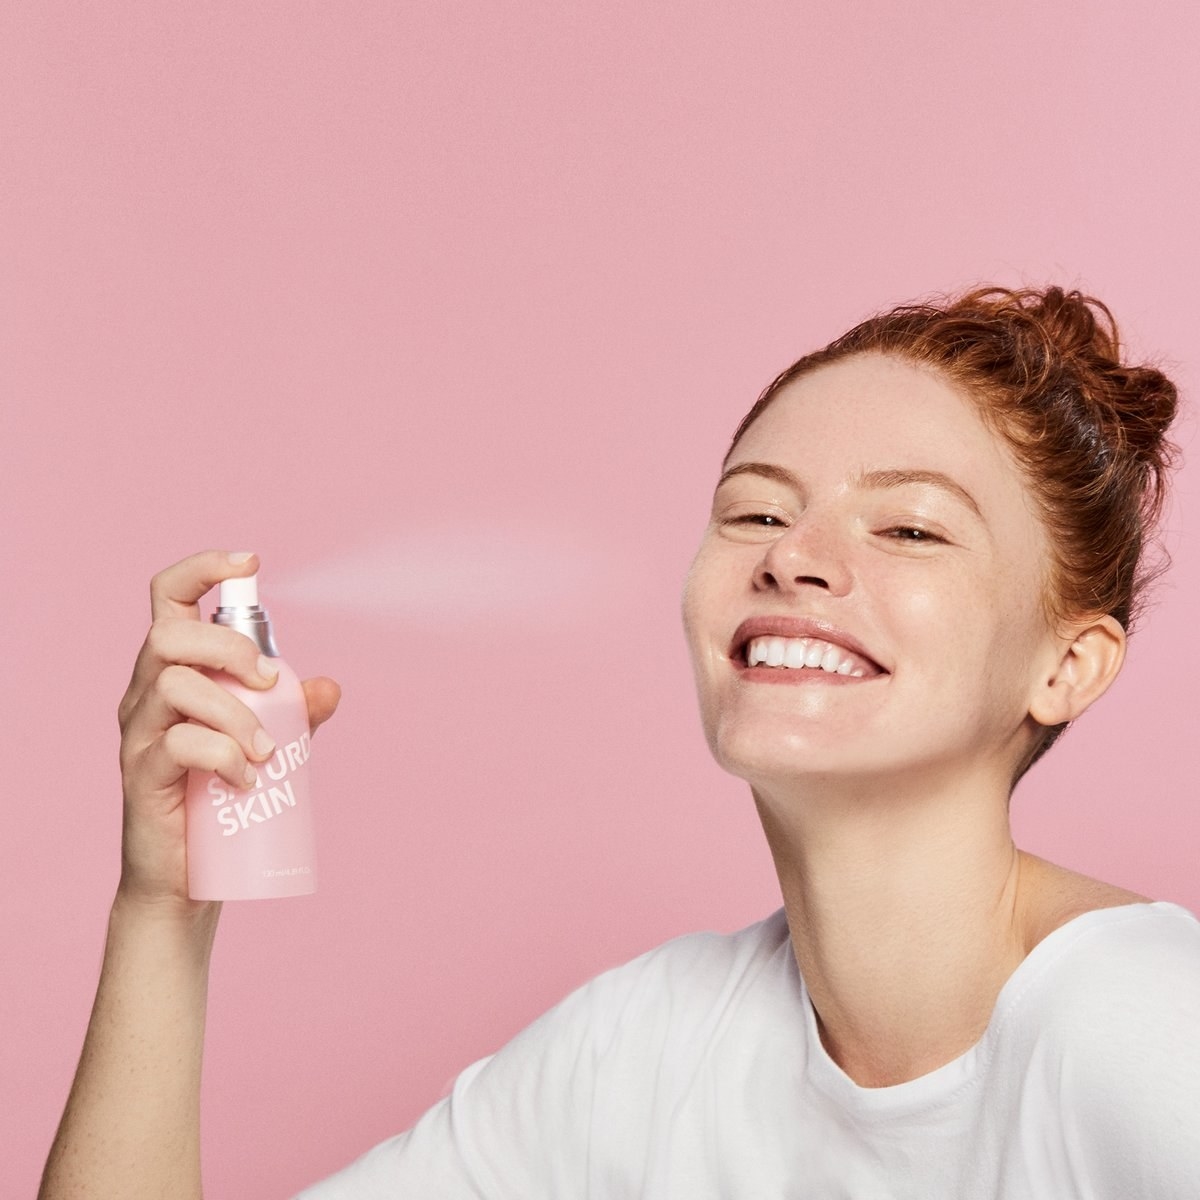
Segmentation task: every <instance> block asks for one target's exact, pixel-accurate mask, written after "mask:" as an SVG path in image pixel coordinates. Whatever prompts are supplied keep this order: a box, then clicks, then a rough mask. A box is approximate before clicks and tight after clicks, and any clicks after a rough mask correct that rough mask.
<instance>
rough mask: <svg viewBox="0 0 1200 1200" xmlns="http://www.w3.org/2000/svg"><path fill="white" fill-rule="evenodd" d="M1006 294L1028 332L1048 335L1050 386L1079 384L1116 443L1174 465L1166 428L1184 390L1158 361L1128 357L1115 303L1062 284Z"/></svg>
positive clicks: (1156, 464)
mask: <svg viewBox="0 0 1200 1200" xmlns="http://www.w3.org/2000/svg"><path fill="white" fill-rule="evenodd" d="M999 294H1003V293H999ZM997 295H998V293H996V292H992V296H993V297H996V296H997ZM1007 295H1008V297H1009V298H1010V303H1015V304H1016V305H1017V307H1019V308H1020V310H1021V313H1022V315H1023V316H1024V317H1025V318H1026V319H1027V320H1028V322H1029V324H1030V326H1031V328H1030V329H1029V332H1031V333H1034V334H1035V336H1037V337H1039V338H1040V339H1041V340H1042V341H1043V345H1044V348H1045V359H1044V361H1045V363H1046V369H1047V375H1048V378H1047V380H1046V383H1047V385H1048V386H1053V385H1055V384H1057V385H1058V386H1062V385H1063V384H1067V385H1068V386H1070V385H1073V387H1072V390H1073V391H1075V392H1076V394H1077V395H1078V397H1079V399H1080V401H1081V402H1082V403H1083V404H1085V405H1086V406H1087V408H1088V410H1089V412H1090V413H1091V415H1092V418H1093V420H1095V422H1096V423H1097V425H1098V426H1099V427H1100V430H1101V431H1102V434H1103V436H1104V439H1105V441H1106V442H1107V443H1108V444H1109V445H1110V447H1111V448H1112V449H1114V450H1118V452H1119V451H1120V450H1125V451H1126V452H1128V453H1130V454H1132V455H1133V456H1134V457H1135V458H1136V459H1138V460H1140V461H1141V462H1143V463H1146V464H1149V465H1151V466H1152V469H1153V470H1154V471H1155V472H1156V473H1157V472H1159V471H1161V470H1163V469H1165V468H1166V467H1168V466H1169V465H1170V463H1171V461H1172V459H1173V457H1174V449H1175V448H1174V446H1173V445H1171V444H1170V443H1169V442H1168V441H1167V439H1166V434H1167V430H1168V429H1169V428H1170V427H1171V423H1172V421H1173V420H1174V419H1175V414H1176V411H1177V408H1178V400H1179V397H1178V392H1177V390H1176V387H1175V385H1174V384H1173V383H1172V382H1171V381H1170V380H1169V379H1168V378H1167V377H1166V376H1165V375H1164V374H1163V373H1162V372H1161V371H1159V370H1158V369H1157V368H1156V367H1152V366H1132V365H1129V364H1126V363H1124V362H1122V348H1121V338H1120V333H1119V331H1118V329H1117V323H1116V320H1115V319H1114V317H1113V315H1112V313H1111V312H1110V311H1109V309H1108V306H1107V305H1106V304H1104V303H1103V302H1102V301H1100V300H1097V299H1096V298H1095V297H1094V296H1088V295H1085V294H1084V293H1082V292H1080V291H1077V290H1072V291H1069V292H1066V291H1063V289H1062V288H1060V287H1048V288H1046V289H1045V290H1038V289H1034V288H1029V289H1025V290H1023V291H1018V292H1009V293H1007ZM981 298H982V297H981ZM1003 306H1004V305H1003V302H1001V307H1003ZM996 315H999V314H998V313H997V314H996ZM1020 324H1024V322H1020Z"/></svg>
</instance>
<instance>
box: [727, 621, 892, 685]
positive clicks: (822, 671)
mask: <svg viewBox="0 0 1200 1200" xmlns="http://www.w3.org/2000/svg"><path fill="white" fill-rule="evenodd" d="M729 658H730V661H731V662H733V664H734V665H735V666H736V667H737V668H738V670H739V673H740V675H741V677H742V678H744V679H746V680H748V681H752V682H763V683H823V684H843V685H844V684H852V683H861V682H864V681H866V680H870V679H877V678H879V677H880V676H883V675H886V674H888V672H887V670H886V669H885V668H884V667H883V666H881V665H880V664H879V662H877V661H876V659H875V658H874V657H872V655H871V654H870V653H869V652H868V651H867V649H866V647H865V646H863V644H862V643H861V642H860V641H859V640H858V639H857V638H855V637H853V636H852V635H850V634H848V633H846V631H845V630H842V629H839V628H837V627H836V626H835V625H832V624H830V623H829V622H827V621H822V620H819V619H817V618H810V617H783V616H776V617H751V618H749V619H747V620H745V621H743V622H742V623H741V625H739V626H738V628H737V632H736V633H735V634H734V636H733V642H732V644H731V646H730V652H729Z"/></svg>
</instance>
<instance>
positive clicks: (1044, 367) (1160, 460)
mask: <svg viewBox="0 0 1200 1200" xmlns="http://www.w3.org/2000/svg"><path fill="white" fill-rule="evenodd" d="M857 354H885V355H888V356H890V357H893V358H899V359H901V360H904V361H907V362H910V363H912V364H914V365H916V366H922V367H927V368H931V369H933V370H935V371H937V372H939V373H940V374H941V375H942V376H943V377H944V378H945V379H947V380H948V381H949V382H951V383H952V384H955V385H957V386H958V388H959V389H960V390H961V392H962V393H963V395H964V396H966V397H967V398H968V399H970V400H972V401H974V402H975V404H976V405H977V406H978V408H979V412H980V414H981V416H982V417H983V419H984V420H985V421H986V422H987V423H988V424H989V425H990V426H991V428H992V429H993V430H994V431H995V432H996V433H998V434H999V435H1000V436H1001V437H1002V438H1003V439H1004V440H1005V441H1006V442H1007V444H1008V445H1009V447H1010V449H1011V450H1012V452H1013V455H1014V457H1015V459H1016V461H1017V462H1018V464H1019V465H1020V467H1021V469H1022V470H1023V472H1024V474H1025V477H1026V481H1027V484H1028V486H1029V489H1030V492H1031V494H1032V496H1033V498H1034V500H1035V502H1036V505H1037V508H1038V511H1039V513H1040V516H1041V519H1042V521H1043V523H1044V525H1045V528H1046V530H1047V532H1048V534H1049V542H1050V549H1051V557H1052V562H1051V570H1050V579H1049V581H1048V582H1049V586H1048V589H1047V595H1046V597H1045V602H1046V605H1047V611H1048V614H1049V615H1050V616H1051V617H1052V618H1057V619H1060V620H1064V619H1066V620H1069V619H1072V618H1080V617H1089V616H1101V615H1104V614H1110V615H1111V616H1113V617H1115V618H1116V620H1118V621H1119V622H1120V623H1121V625H1122V626H1123V627H1124V628H1125V629H1126V630H1129V629H1131V628H1132V627H1133V624H1134V621H1135V620H1136V618H1137V615H1138V613H1139V610H1140V604H1141V601H1142V600H1143V598H1144V595H1145V590H1146V586H1147V584H1148V583H1149V582H1150V581H1151V580H1152V579H1153V578H1155V577H1156V576H1157V575H1158V574H1159V573H1160V572H1161V570H1162V569H1163V568H1164V567H1165V565H1166V559H1165V556H1164V555H1161V554H1160V555H1158V556H1149V555H1147V553H1146V551H1147V547H1148V546H1149V544H1150V543H1151V540H1152V537H1153V534H1154V531H1155V528H1156V525H1157V522H1158V519H1159V517H1160V516H1161V513H1162V508H1163V504H1164V501H1165V499H1166V491H1167V478H1168V472H1169V470H1170V467H1171V466H1172V465H1173V463H1174V459H1175V453H1176V450H1175V447H1174V445H1173V444H1172V443H1171V442H1169V441H1168V440H1167V437H1166V432H1167V429H1168V427H1169V426H1170V424H1171V421H1172V420H1173V418H1174V416H1175V411H1176V405H1177V392H1176V388H1175V385H1174V384H1173V383H1172V382H1171V381H1170V380H1169V379H1168V378H1167V377H1166V376H1165V375H1164V374H1163V373H1162V372H1161V371H1159V370H1157V369H1156V368H1155V367H1153V366H1134V365H1129V364H1126V363H1124V362H1122V361H1121V344H1120V339H1119V335H1118V331H1117V325H1116V322H1115V320H1114V319H1113V316H1112V313H1111V312H1109V310H1108V308H1107V307H1105V305H1104V304H1102V303H1101V302H1100V301H1099V300H1096V299H1094V298H1093V297H1091V296H1085V295H1082V294H1081V293H1080V292H1078V291H1071V292H1064V291H1063V290H1062V289H1061V288H1058V287H1050V288H1046V289H1045V290H1039V289H1034V288H1025V289H1021V290H1018V291H1014V290H1010V289H1008V288H999V287H981V288H978V289H975V290H973V291H970V292H967V293H966V294H964V295H962V296H959V297H956V298H950V299H948V300H946V301H944V302H942V303H937V304H934V303H925V304H911V305H902V306H900V307H898V308H894V309H892V310H890V311H889V312H885V313H882V314H880V315H878V316H874V317H871V318H869V319H868V320H866V321H864V322H862V324H860V325H856V326H855V327H854V328H853V329H851V330H850V331H849V332H848V333H846V334H843V335H842V336H841V337H840V338H838V339H837V340H836V341H834V342H831V343H830V344H829V345H828V346H826V347H825V349H823V350H818V351H816V352H815V353H813V354H809V355H806V356H805V357H804V358H802V359H800V360H799V361H798V362H796V363H793V364H792V366H790V367H788V368H787V370H785V371H783V372H782V373H781V374H780V375H779V376H778V377H777V378H776V379H775V380H774V381H772V383H771V384H770V385H769V386H768V387H767V388H766V389H765V390H764V392H763V393H762V395H761V396H759V398H758V400H757V401H756V402H755V404H754V407H753V408H751V410H750V411H749V412H748V413H747V414H746V416H745V417H744V418H743V419H742V422H741V424H740V425H739V426H738V428H737V432H736V433H735V434H734V436H733V444H732V445H731V447H730V450H731V451H732V448H733V445H736V444H737V442H738V440H739V439H740V438H741V436H742V434H744V433H745V432H746V430H747V429H748V428H749V427H750V426H751V425H752V424H753V423H754V422H755V420H757V419H758V417H759V416H760V415H761V413H762V412H763V410H764V409H765V408H766V407H767V406H768V405H769V404H770V403H771V401H772V399H773V398H774V397H775V396H776V395H777V394H778V392H779V391H780V389H781V388H783V387H784V386H785V385H786V384H788V383H790V382H791V381H792V380H794V379H796V378H798V377H799V376H801V375H806V374H808V373H809V372H811V371H815V370H817V369H818V368H819V367H823V366H826V365H828V364H830V363H833V362H837V361H839V360H840V359H844V358H849V357H851V356H852V355H857ZM727 457H728V456H727ZM1063 728H1064V726H1055V727H1053V728H1051V729H1048V730H1047V732H1046V735H1045V736H1044V738H1043V740H1042V742H1041V744H1040V745H1039V746H1038V747H1037V748H1036V750H1035V752H1034V754H1033V756H1032V758H1031V759H1030V760H1029V763H1030V765H1032V762H1033V761H1034V760H1035V759H1036V758H1038V757H1039V756H1040V755H1041V754H1042V753H1044V752H1045V751H1046V750H1047V749H1048V748H1049V746H1050V744H1051V743H1052V742H1053V741H1054V740H1055V739H1056V738H1057V737H1058V735H1059V734H1060V733H1061V732H1062V730H1063Z"/></svg>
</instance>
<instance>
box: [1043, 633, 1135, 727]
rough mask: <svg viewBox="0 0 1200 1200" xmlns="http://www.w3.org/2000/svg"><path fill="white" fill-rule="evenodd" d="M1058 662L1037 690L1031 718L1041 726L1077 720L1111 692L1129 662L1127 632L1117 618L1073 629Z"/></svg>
mask: <svg viewBox="0 0 1200 1200" xmlns="http://www.w3.org/2000/svg"><path fill="white" fill-rule="evenodd" d="M1057 645H1058V659H1057V661H1056V662H1055V663H1054V664H1053V666H1052V668H1051V670H1050V671H1049V672H1048V673H1047V674H1046V675H1045V676H1044V677H1043V678H1042V680H1041V681H1040V682H1039V683H1038V685H1037V687H1036V688H1035V690H1034V695H1033V699H1032V700H1031V701H1030V705H1029V715H1030V716H1031V717H1033V719H1034V720H1035V721H1037V722H1038V724H1039V725H1061V724H1062V723H1063V722H1065V721H1073V720H1075V718H1076V717H1078V716H1079V715H1080V714H1081V713H1083V712H1084V711H1085V710H1086V709H1087V708H1089V707H1090V706H1091V705H1092V704H1093V703H1094V702H1095V701H1096V700H1099V699H1100V697H1101V696H1103V695H1104V693H1105V692H1106V691H1108V687H1109V684H1111V683H1112V681H1113V680H1114V679H1116V677H1117V674H1118V672H1119V671H1120V670H1121V664H1122V663H1123V662H1124V661H1125V630H1124V628H1123V627H1122V625H1121V623H1120V622H1119V621H1118V620H1116V618H1115V617H1110V616H1103V617H1095V618H1093V619H1091V620H1089V621H1087V622H1084V623H1079V624H1076V625H1073V626H1071V627H1070V628H1069V629H1068V630H1067V631H1066V633H1065V634H1064V635H1063V636H1062V637H1061V638H1060V639H1059V640H1058V644H1057Z"/></svg>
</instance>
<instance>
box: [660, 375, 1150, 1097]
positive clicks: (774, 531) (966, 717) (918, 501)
mask: <svg viewBox="0 0 1200 1200" xmlns="http://www.w3.org/2000/svg"><path fill="white" fill-rule="evenodd" d="M1048 562H1049V557H1048V545H1047V542H1046V535H1045V533H1044V531H1043V529H1042V526H1041V524H1040V521H1039V518H1038V516H1037V513H1036V511H1035V509H1034V507H1033V503H1032V498H1031V496H1030V494H1029V493H1028V491H1027V490H1026V484H1025V481H1024V478H1023V476H1022V474H1021V471H1020V469H1019V467H1018V466H1017V464H1016V463H1015V462H1014V460H1013V459H1012V457H1011V456H1010V453H1009V450H1008V448H1007V445H1006V444H1005V443H1004V442H1002V441H1001V440H1000V439H999V438H998V437H997V436H996V435H994V434H993V433H992V432H991V430H990V429H988V427H987V426H986V425H985V424H984V423H983V421H982V419H981V418H980V416H979V415H978V412H977V410H976V409H975V407H974V406H973V404H972V403H970V402H969V401H968V400H967V399H966V398H964V397H963V396H961V395H960V394H959V393H958V392H957V391H956V390H955V389H954V388H953V387H952V386H950V385H949V384H948V383H947V382H945V381H944V380H943V378H942V377H941V376H939V375H936V374H934V373H932V372H929V371H925V370H921V369H918V368H916V367H914V366H911V365H908V364H906V363H903V362H901V361H897V360H893V359H889V358H885V357H881V356H878V355H864V356H860V357H857V358H853V359H848V360H843V361H841V362H838V363H835V364H833V365H831V366H827V367H824V368H821V369H820V370H818V371H816V372H814V373H812V374H810V375H807V376H803V377H801V378H800V379H797V380H794V381H793V382H792V383H791V384H789V385H788V386H787V387H786V388H785V389H784V390H783V391H782V392H780V394H779V395H778V396H777V397H776V399H775V400H774V401H773V403H772V404H771V405H770V406H769V407H768V408H767V410H766V411H765V412H764V413H763V414H762V416H761V417H760V418H759V419H758V420H757V421H756V422H755V424H754V425H752V426H751V427H750V429H749V430H748V431H747V432H746V434H745V435H744V436H743V438H742V439H741V441H740V442H739V443H738V445H737V446H736V447H735V448H734V449H733V452H732V453H731V455H730V459H729V462H728V464H727V470H726V472H725V475H724V477H723V482H722V483H721V484H720V486H719V487H718V488H717V491H716V495H715V499H714V504H713V513H712V519H711V522H710V524H709V526H708V529H707V531H706V532H705V534H704V537H703V540H702V543H701V546H700V549H699V552H698V554H697V555H696V559H695V561H694V563H693V565H692V568H691V571H690V573H689V576H688V580H687V585H686V588H685V591H684V623H685V628H686V631H687V637H688V643H689V647H690V650H691V654H692V660H693V666H694V669H695V674H696V684H697V690H698V693H699V699H700V709H701V715H702V718H703V722H704V728H705V732H706V735H707V737H708V741H709V744H710V746H711V747H712V750H713V753H714V755H715V756H716V758H717V760H718V762H720V763H721V765H722V766H723V767H725V768H726V769H727V770H728V771H730V772H732V773H733V774H735V775H738V776H740V777H742V778H743V779H746V780H747V781H748V782H749V783H750V784H751V787H752V791H753V795H754V799H755V803H756V805H757V807H758V812H759V816H760V818H761V820H762V823H763V828H764V831H765V833H766V835H767V840H768V843H769V845H770V847H771V852H772V856H773V858H774V861H775V868H776V871H777V873H778V875H779V880H780V888H781V891H782V894H783V900H784V905H785V908H786V910H787V916H788V924H789V928H790V930H791V935H792V945H793V949H794V952H795V955H796V960H797V963H798V964H799V966H800V970H801V972H802V973H803V975H804V978H805V981H806V983H807V985H808V988H809V991H810V993H811V995H812V997H813V1004H814V1007H815V1009H816V1011H817V1019H818V1026H819V1028H820V1030H821V1036H822V1039H823V1041H824V1043H825V1045H826V1048H827V1050H828V1051H829V1053H830V1054H831V1056H832V1057H833V1058H834V1060H835V1061H836V1062H837V1063H838V1064H839V1065H840V1066H841V1067H842V1069H843V1070H844V1071H845V1072H846V1073H847V1074H848V1075H849V1076H850V1077H851V1078H852V1079H853V1080H854V1081H855V1082H857V1083H860V1084H861V1085H863V1086H870V1087H877V1086H885V1085H890V1084H895V1083H900V1082H903V1081H905V1080H908V1079H912V1078H915V1077H916V1076H918V1075H921V1074H924V1073H926V1072H928V1071H931V1070H933V1069H935V1068H936V1067H938V1066H941V1065H943V1064H945V1063H947V1062H949V1061H951V1059H953V1058H954V1057H955V1056H957V1055H958V1054H961V1053H962V1052H963V1051H965V1050H966V1049H967V1048H968V1047H969V1046H970V1045H972V1044H973V1043H974V1042H976V1041H977V1040H978V1039H979V1037H980V1036H981V1035H982V1033H983V1031H984V1029H985V1028H986V1026H987V1023H988V1020H989V1018H990V1015H991V1012H992V1009H993V1007H994V1005H995V999H996V996H997V994H998V992H999V990H1000V988H1001V987H1002V986H1003V984H1004V982H1005V980H1006V979H1007V978H1008V977H1009V975H1011V973H1012V971H1013V970H1014V969H1015V968H1016V966H1017V964H1018V963H1020V961H1021V960H1022V959H1023V958H1024V957H1025V955H1026V954H1028V952H1029V950H1030V949H1032V947H1033V946H1034V945H1035V944H1036V943H1037V942H1038V941H1040V940H1041V938H1042V937H1044V936H1045V935H1046V934H1047V933H1049V932H1050V931H1051V930H1052V929H1054V928H1056V927H1057V926H1058V925H1059V924H1061V923H1062V922H1063V921H1065V920H1069V919H1070V918H1071V917H1072V916H1075V915H1077V914H1078V913H1079V912H1083V911H1088V910H1089V909H1092V908H1100V907H1107V906H1109V905H1112V904H1118V903H1130V902H1135V901H1138V900H1142V899H1144V897H1138V896H1135V895H1134V894H1133V893H1129V892H1125V891H1123V890H1122V889H1118V888H1114V887H1111V886H1110V885H1107V884H1103V883H1100V882H1099V881H1095V880H1090V879H1087V878H1086V877H1084V876H1080V875H1077V874H1076V873H1074V872H1071V871H1067V870H1064V869H1063V868H1061V867H1057V866H1054V865H1053V864H1051V863H1046V862H1044V861H1043V860H1041V859H1038V858H1036V857H1034V856H1032V855H1028V854H1026V853H1024V852H1023V851H1018V850H1017V848H1016V847H1015V846H1014V845H1013V842H1012V835H1011V832H1010V829H1009V825H1008V798H1009V793H1010V790H1011V782H1012V779H1013V776H1014V774H1015V771H1016V768H1017V766H1018V764H1019V763H1021V762H1022V761H1023V760H1024V757H1025V755H1026V753H1027V752H1028V750H1029V748H1030V747H1031V746H1032V745H1033V739H1034V737H1035V735H1036V733H1037V730H1038V726H1039V722H1040V723H1041V724H1053V723H1056V722H1058V721H1062V720H1069V719H1073V718H1074V717H1075V716H1078V715H1079V713H1080V712H1082V711H1083V710H1084V709H1085V708H1086V707H1087V705H1088V704H1090V703H1091V702H1092V701H1093V700H1094V699H1095V698H1096V697H1097V696H1098V695H1100V694H1102V692H1103V691H1104V690H1105V688H1106V687H1107V686H1108V684H1109V683H1110V682H1111V680H1112V678H1113V677H1114V676H1115V675H1116V672H1117V671H1118V670H1119V668H1120V664H1121V658H1122V654H1123V651H1124V636H1123V633H1122V631H1121V630H1120V627H1119V626H1117V625H1116V623H1115V622H1113V621H1112V619H1111V618H1108V617H1101V618H1093V619H1091V620H1090V621H1089V620H1086V619H1081V620H1080V622H1078V623H1077V624H1076V625H1074V626H1071V627H1068V628H1063V629H1052V628H1051V627H1050V624H1049V622H1048V620H1047V617H1046V613H1045V609H1044V606H1043V603H1042V600H1043V597H1044V596H1045V595H1046V592H1045V585H1046V578H1047V567H1048ZM831 648H833V649H834V650H836V653H831ZM801 663H802V664H804V665H803V666H801V665H799V664H801ZM773 664H775V665H773ZM789 664H792V665H789ZM847 665H848V666H849V670H845V669H844V668H846V667H847ZM830 668H832V669H830Z"/></svg>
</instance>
